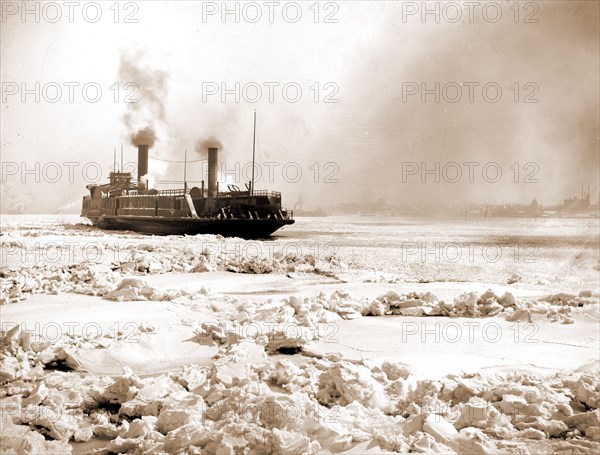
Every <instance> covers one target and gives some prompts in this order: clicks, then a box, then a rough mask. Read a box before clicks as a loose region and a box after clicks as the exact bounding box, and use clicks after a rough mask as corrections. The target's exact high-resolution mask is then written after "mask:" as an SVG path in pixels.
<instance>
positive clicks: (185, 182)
mask: <svg viewBox="0 0 600 455" xmlns="http://www.w3.org/2000/svg"><path fill="white" fill-rule="evenodd" d="M183 192H184V193H187V149H185V153H184V155H183Z"/></svg>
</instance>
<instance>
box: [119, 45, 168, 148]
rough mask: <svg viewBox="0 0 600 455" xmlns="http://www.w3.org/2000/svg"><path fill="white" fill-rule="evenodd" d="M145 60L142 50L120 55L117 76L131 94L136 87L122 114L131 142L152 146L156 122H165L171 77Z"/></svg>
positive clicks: (155, 137) (154, 138)
mask: <svg viewBox="0 0 600 455" xmlns="http://www.w3.org/2000/svg"><path fill="white" fill-rule="evenodd" d="M143 62H144V53H143V52H136V53H133V54H129V53H123V54H121V59H120V65H119V74H118V77H119V80H120V82H121V84H122V87H123V89H124V90H126V91H127V93H128V94H130V93H131V90H132V88H135V90H136V92H135V94H133V95H132V96H131V99H130V100H129V102H127V103H126V105H127V111H126V112H125V114H124V115H123V123H124V124H125V127H126V128H127V132H128V135H129V138H130V142H131V144H132V145H139V144H147V145H148V146H149V147H152V146H153V145H154V143H155V142H156V139H157V134H156V130H155V128H154V125H155V124H157V123H164V121H165V115H166V114H165V111H166V110H165V105H164V100H166V99H167V96H168V84H167V82H168V76H167V73H166V72H165V71H162V70H157V69H151V68H147V67H145V66H144V64H143ZM128 84H134V85H133V86H132V85H128Z"/></svg>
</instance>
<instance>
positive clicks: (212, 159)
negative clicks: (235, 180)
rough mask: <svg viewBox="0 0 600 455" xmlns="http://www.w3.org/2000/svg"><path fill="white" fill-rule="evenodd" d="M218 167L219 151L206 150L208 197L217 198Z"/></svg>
mask: <svg viewBox="0 0 600 455" xmlns="http://www.w3.org/2000/svg"><path fill="white" fill-rule="evenodd" d="M218 165H219V149H218V148H216V147H209V148H208V197H217V166H218Z"/></svg>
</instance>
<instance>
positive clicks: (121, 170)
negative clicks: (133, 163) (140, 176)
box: [119, 142, 123, 172]
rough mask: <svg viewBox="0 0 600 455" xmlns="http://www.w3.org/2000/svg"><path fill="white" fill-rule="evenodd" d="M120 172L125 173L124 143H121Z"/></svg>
mask: <svg viewBox="0 0 600 455" xmlns="http://www.w3.org/2000/svg"><path fill="white" fill-rule="evenodd" d="M119 169H120V170H119V172H123V143H122V142H121V163H120V164H119Z"/></svg>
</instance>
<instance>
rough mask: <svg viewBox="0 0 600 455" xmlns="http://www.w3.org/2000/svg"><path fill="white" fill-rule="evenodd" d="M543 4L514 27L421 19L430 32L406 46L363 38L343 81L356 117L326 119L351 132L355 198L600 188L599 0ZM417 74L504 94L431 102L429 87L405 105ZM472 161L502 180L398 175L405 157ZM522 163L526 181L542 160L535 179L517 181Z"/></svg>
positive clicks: (506, 196)
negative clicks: (494, 98)
mask: <svg viewBox="0 0 600 455" xmlns="http://www.w3.org/2000/svg"><path fill="white" fill-rule="evenodd" d="M399 3H400V2H399ZM536 4H537V5H539V8H540V10H539V13H538V14H537V19H538V21H539V22H538V23H533V24H530V23H518V24H515V22H514V20H513V19H512V18H510V17H509V18H506V17H504V18H503V20H502V21H500V22H498V23H496V24H492V23H489V22H483V21H481V20H479V21H475V23H472V24H470V23H464V24H435V23H431V22H429V23H428V24H425V25H422V28H423V29H424V30H425V29H427V30H428V31H429V35H428V36H425V37H420V41H419V42H417V41H416V39H414V40H412V41H413V42H414V43H413V44H412V47H411V46H410V45H409V43H410V41H411V39H410V36H408V35H406V37H405V38H406V42H407V45H406V46H400V47H399V46H395V41H394V40H390V41H389V43H382V42H377V43H376V44H375V45H373V46H370V47H367V46H365V47H366V49H365V50H364V52H363V54H364V55H365V56H366V57H365V59H364V61H362V62H361V66H362V68H363V69H362V71H361V70H358V71H357V72H356V73H352V74H353V75H354V74H355V75H356V76H354V77H353V80H350V81H348V82H347V86H344V90H345V91H346V92H350V93H359V94H360V95H359V98H357V99H352V100H350V102H351V103H355V104H354V105H348V104H349V103H347V109H348V110H350V111H352V112H353V113H354V116H353V117H352V118H346V117H341V116H340V117H339V118H338V119H335V120H334V121H335V122H336V123H334V124H333V125H332V126H330V129H331V130H332V131H338V130H342V131H349V132H350V134H349V135H348V137H345V138H343V139H344V140H347V142H348V144H346V143H344V144H343V145H344V147H345V148H344V153H345V154H347V156H352V158H353V159H352V161H350V160H348V161H346V162H345V163H344V165H345V166H344V170H345V171H348V173H349V174H351V175H350V179H349V180H350V181H352V182H353V183H355V184H356V186H355V187H356V189H357V190H360V191H361V194H359V195H355V198H356V197H364V198H366V199H377V197H385V198H386V199H387V202H390V203H394V202H407V203H410V202H412V201H414V200H419V201H431V200H436V201H437V200H440V201H444V202H449V203H454V202H456V201H458V202H463V201H469V200H481V199H486V200H487V199H488V198H492V199H494V198H495V199H497V200H504V201H511V200H515V199H517V200H524V201H529V200H531V198H532V197H534V196H535V197H536V198H538V200H542V202H543V203H545V204H546V203H549V202H553V201H558V200H560V198H561V197H566V196H569V195H571V194H578V189H579V188H580V185H581V184H585V185H587V184H588V183H589V184H591V185H592V193H594V192H597V182H598V166H599V155H598V142H597V138H598V135H599V131H598V124H599V118H598V5H597V3H595V2H572V3H571V2H558V1H557V2H537V3H536ZM398 8H399V7H398ZM390 9H393V7H390ZM394 11H395V12H396V13H398V9H394ZM507 11H510V10H508V9H507V8H505V14H506V12H507ZM392 17H393V21H392V22H391V23H389V24H383V26H384V27H387V28H388V29H389V28H390V27H391V28H392V29H394V30H398V31H397V33H396V35H397V36H398V37H400V36H402V35H400V33H401V32H402V28H401V27H399V26H398V24H399V21H398V20H397V19H398V16H394V15H390V18H392ZM390 20H391V19H390ZM417 20H418V19H417ZM423 38H426V39H423ZM411 49H412V50H413V52H412V53H409V52H408V51H409V50H411ZM409 81H410V82H417V83H421V82H426V83H427V86H428V87H429V88H431V87H433V86H434V84H435V82H440V83H441V85H444V83H445V82H450V81H454V82H463V81H477V82H479V83H481V85H483V84H485V83H486V82H488V81H496V82H498V83H499V84H500V85H501V86H502V88H503V97H502V100H501V101H500V102H498V103H496V104H494V103H486V102H483V101H482V97H481V90H478V91H477V101H476V102H474V103H469V102H468V101H466V102H465V96H463V98H462V100H461V101H460V102H457V103H454V104H453V103H449V102H445V101H444V100H441V102H439V103H436V102H432V101H431V99H432V98H433V97H432V96H430V97H429V98H428V99H429V102H427V103H422V102H421V101H420V97H419V95H417V96H414V97H412V98H411V99H410V100H409V102H403V100H402V83H403V82H409ZM517 81H518V82H519V83H520V84H521V92H520V97H521V98H520V99H521V101H520V102H518V103H515V102H514V101H513V94H514V92H513V91H511V89H510V88H509V87H510V86H511V84H514V83H515V82H517ZM527 82H534V83H536V84H537V85H538V86H539V90H538V91H537V93H536V96H535V98H536V99H538V100H539V102H538V103H532V104H527V103H524V102H523V97H524V96H525V95H526V94H527V93H528V91H526V90H524V89H523V85H524V84H525V83H527ZM340 85H341V84H340ZM481 85H480V87H481ZM366 87H370V88H371V90H365V89H364V88H366ZM529 92H531V91H529ZM367 133H368V134H367ZM333 139H335V138H333ZM333 139H329V141H331V142H334V140H333ZM466 161H476V162H480V163H485V162H491V161H497V162H499V163H500V164H501V166H502V169H503V170H504V176H503V178H502V180H501V182H500V183H499V184H485V183H483V184H478V183H477V182H482V178H481V172H480V171H479V174H478V177H477V178H476V180H475V181H476V183H474V184H469V182H468V179H467V178H465V177H463V178H462V180H461V181H460V182H459V183H456V184H447V183H444V182H442V183H440V184H436V183H430V182H431V180H432V179H431V178H429V180H428V181H427V183H426V184H423V183H421V179H420V177H419V176H415V177H414V178H412V179H410V180H409V181H408V183H402V182H401V172H402V167H401V166H402V163H403V162H416V163H421V162H425V163H426V165H427V167H428V168H432V167H433V166H434V165H435V163H436V162H439V163H442V164H443V163H447V162H459V163H463V162H466ZM514 162H518V163H520V165H521V175H520V181H523V177H524V172H523V167H522V166H523V164H524V163H528V162H533V163H536V164H537V166H538V167H539V171H538V172H537V174H536V175H535V177H536V178H537V179H538V180H539V183H530V184H519V185H517V184H515V183H514V182H513V180H512V179H513V174H512V173H511V171H510V170H509V166H510V165H511V164H512V163H514ZM481 167H482V165H480V166H479V168H478V169H479V170H481ZM575 192H576V193H575ZM348 198H349V197H348ZM527 198H528V199H527Z"/></svg>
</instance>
